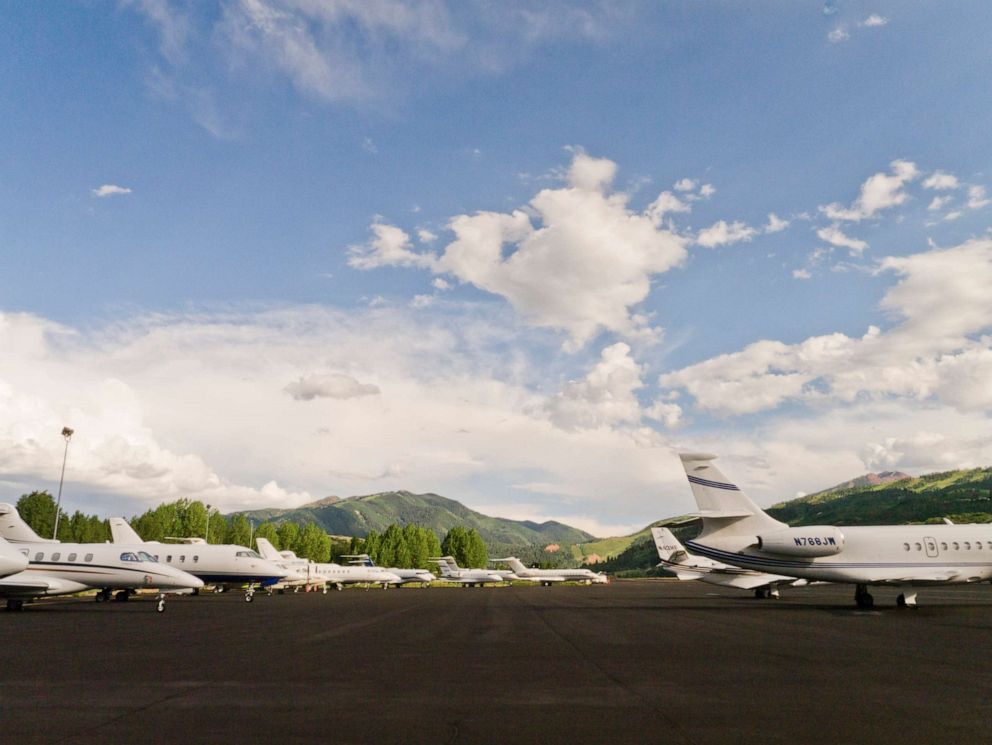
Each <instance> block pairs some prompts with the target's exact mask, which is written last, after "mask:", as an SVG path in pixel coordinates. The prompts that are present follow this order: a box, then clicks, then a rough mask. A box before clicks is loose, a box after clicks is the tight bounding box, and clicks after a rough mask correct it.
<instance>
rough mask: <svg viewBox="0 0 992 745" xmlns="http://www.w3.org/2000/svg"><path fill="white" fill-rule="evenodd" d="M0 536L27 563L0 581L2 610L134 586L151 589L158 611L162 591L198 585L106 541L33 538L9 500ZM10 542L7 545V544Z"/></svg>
mask: <svg viewBox="0 0 992 745" xmlns="http://www.w3.org/2000/svg"><path fill="white" fill-rule="evenodd" d="M0 535H2V536H3V537H4V538H6V539H7V540H9V541H10V542H11V544H17V549H18V551H19V552H20V553H21V554H22V555H23V557H24V558H25V560H26V562H27V566H26V567H25V569H24V570H23V571H20V572H17V573H16V574H11V575H9V576H7V577H4V578H3V579H0V598H6V599H7V610H12V611H19V610H22V609H23V608H24V603H25V601H28V600H34V599H35V598H39V597H44V596H48V595H69V594H72V593H76V592H83V591H85V590H99V592H97V595H96V600H97V602H104V601H107V600H110V597H111V594H112V593H113V592H114V591H115V590H116V595H115V597H116V598H117V599H118V600H126V599H127V598H128V597H129V596H130V595H131V594H133V593H134V591H135V590H139V589H144V588H152V587H153V588H156V589H157V590H158V591H159V595H158V598H157V600H158V606H157V609H158V611H159V612H160V613H161V612H162V611H164V610H165V593H166V592H177V591H189V590H195V589H198V588H200V587H203V581H202V580H200V579H198V578H197V577H194V576H193V575H191V574H189V573H187V572H184V571H181V570H179V569H174V568H172V567H170V566H165V565H164V564H160V563H159V562H157V561H156V560H155V558H154V557H153V556H151V555H150V554H148V553H146V552H145V551H141V550H136V549H134V548H132V547H128V546H115V545H113V544H111V543H59V542H58V541H46V540H45V539H43V538H41V537H39V536H38V534H37V533H35V532H34V531H33V530H32V529H31V527H30V526H29V525H28V524H27V523H26V522H24V520H22V519H21V516H20V515H19V514H18V512H17V509H16V508H15V507H14V506H13V505H11V504H5V503H4V504H0ZM8 545H10V544H8Z"/></svg>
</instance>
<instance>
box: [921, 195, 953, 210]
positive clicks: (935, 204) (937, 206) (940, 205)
mask: <svg viewBox="0 0 992 745" xmlns="http://www.w3.org/2000/svg"><path fill="white" fill-rule="evenodd" d="M953 199H954V197H934V198H933V200H932V201H931V202H930V204H929V205H927V211H929V212H939V211H940V210H942V209H944V207H946V206H947V205H948V204H949V203H950V202H951V201H952V200H953Z"/></svg>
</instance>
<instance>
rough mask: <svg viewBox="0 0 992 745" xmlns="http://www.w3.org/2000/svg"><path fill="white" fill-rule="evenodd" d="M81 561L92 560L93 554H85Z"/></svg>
mask: <svg viewBox="0 0 992 745" xmlns="http://www.w3.org/2000/svg"><path fill="white" fill-rule="evenodd" d="M83 561H93V554H86V556H85V557H84V558H83Z"/></svg>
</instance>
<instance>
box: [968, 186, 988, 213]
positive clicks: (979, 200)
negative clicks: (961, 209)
mask: <svg viewBox="0 0 992 745" xmlns="http://www.w3.org/2000/svg"><path fill="white" fill-rule="evenodd" d="M989 204H992V199H988V198H987V197H986V196H985V187H984V186H969V187H968V209H970V210H980V209H981V208H982V207H987V206H988V205H989Z"/></svg>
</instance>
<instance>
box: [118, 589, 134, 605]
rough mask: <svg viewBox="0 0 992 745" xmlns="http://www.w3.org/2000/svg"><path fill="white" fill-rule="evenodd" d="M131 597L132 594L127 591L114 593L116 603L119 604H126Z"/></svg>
mask: <svg viewBox="0 0 992 745" xmlns="http://www.w3.org/2000/svg"><path fill="white" fill-rule="evenodd" d="M130 597H131V593H129V592H128V591H127V590H118V591H117V592H115V593H114V601H115V602H117V603H126V602H127V601H128V598H130Z"/></svg>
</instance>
